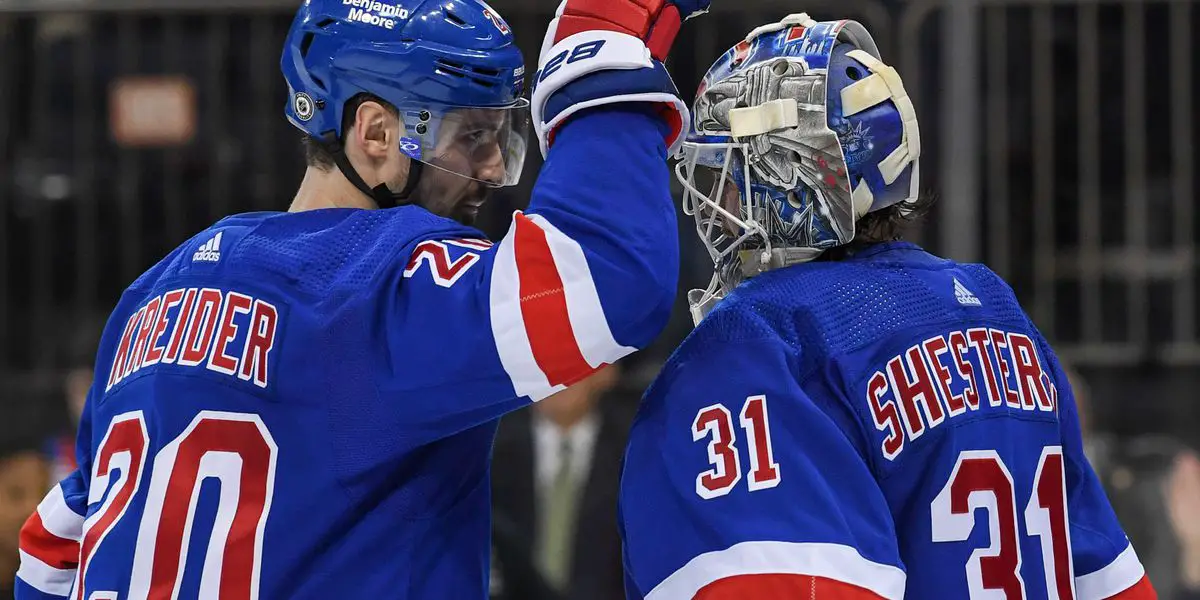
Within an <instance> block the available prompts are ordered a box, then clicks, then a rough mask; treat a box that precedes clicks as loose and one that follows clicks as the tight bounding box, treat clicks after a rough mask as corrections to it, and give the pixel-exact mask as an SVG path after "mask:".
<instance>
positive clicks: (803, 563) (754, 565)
mask: <svg viewBox="0 0 1200 600" xmlns="http://www.w3.org/2000/svg"><path fill="white" fill-rule="evenodd" d="M904 584H905V574H904V571H902V570H900V569H899V568H897V567H894V566H892V565H885V564H881V563H876V562H872V561H870V560H867V559H866V558H863V556H862V555H861V554H859V553H858V551H857V550H855V549H854V548H851V547H849V546H844V545H841V544H827V543H801V542H780V541H752V542H742V543H739V544H735V545H733V546H730V547H729V548H726V549H725V550H718V551H714V552H708V553H705V554H701V555H700V556H697V557H696V558H693V559H692V560H691V561H689V562H688V563H687V564H685V565H684V566H683V567H681V568H680V569H679V570H677V571H675V572H674V573H672V574H671V575H670V576H668V577H667V578H666V579H664V580H663V581H662V582H661V583H659V584H658V585H657V586H656V587H655V588H654V589H653V590H651V591H650V593H649V594H647V595H646V600H675V599H678V598H697V599H702V600H726V599H729V600H732V599H734V598H739V599H753V598H777V597H797V598H800V597H805V598H807V597H809V596H810V595H811V596H812V597H816V598H831V599H836V600H878V599H884V600H900V599H901V598H904ZM818 591H819V592H820V593H818ZM784 592H786V594H785V595H783V596H780V595H779V594H780V593H784ZM800 592H803V595H793V594H798V593H800Z"/></svg>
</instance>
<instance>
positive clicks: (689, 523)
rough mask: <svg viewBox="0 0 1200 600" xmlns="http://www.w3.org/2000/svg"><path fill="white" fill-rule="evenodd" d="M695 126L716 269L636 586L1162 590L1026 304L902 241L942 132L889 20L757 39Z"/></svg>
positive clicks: (701, 303)
mask: <svg viewBox="0 0 1200 600" xmlns="http://www.w3.org/2000/svg"><path fill="white" fill-rule="evenodd" d="M693 119H694V120H693V128H692V131H691V132H690V135H689V136H688V137H687V139H686V140H685V143H684V147H683V151H682V162H681V164H680V165H679V167H678V172H679V174H680V179H681V181H682V183H683V184H684V186H685V189H686V192H685V194H686V197H687V200H686V203H685V211H686V212H689V213H692V214H694V215H695V217H696V223H697V227H698V231H699V233H700V235H701V236H702V238H703V240H704V242H705V243H706V244H707V246H708V248H709V249H710V251H711V252H712V255H713V258H714V260H715V262H716V266H717V273H716V276H715V278H714V281H713V284H712V285H711V286H710V288H709V289H708V290H707V291H705V292H699V291H698V292H695V293H694V295H693V296H692V298H691V299H692V300H693V301H694V302H693V308H694V313H695V316H696V317H698V318H699V317H702V318H703V320H701V321H699V323H698V326H697V328H696V330H695V331H694V332H693V333H692V335H691V336H690V337H688V339H687V340H686V341H685V342H684V343H683V345H682V346H681V347H680V348H679V349H678V350H677V351H676V353H675V354H674V356H673V357H672V358H671V359H670V361H669V362H668V363H667V365H666V367H665V368H664V370H663V371H662V373H661V375H660V376H659V378H658V380H657V381H656V382H655V383H654V384H653V385H652V387H651V388H650V390H649V391H648V392H647V394H646V397H645V400H644V402H643V404H642V407H641V411H640V414H639V416H638V419H637V421H636V422H635V425H634V427H633V432H632V437H631V440H630V442H629V448H628V454H627V457H626V463H625V464H626V466H625V472H624V477H623V482H622V492H621V506H620V509H621V514H622V521H621V527H622V534H623V537H624V544H625V560H626V568H627V579H626V582H627V589H628V592H629V597H630V598H646V599H647V600H680V599H687V598H696V599H703V600H734V599H736V600H759V599H771V600H787V599H796V600H829V599H838V600H867V599H879V598H886V599H900V598H904V599H907V600H960V599H967V598H970V599H972V600H979V599H1000V600H1021V599H1025V598H1031V599H1057V600H1067V599H1072V600H1074V599H1080V600H1098V599H1100V598H1120V599H1122V600H1135V599H1136V600H1143V599H1149V598H1154V597H1155V593H1154V590H1153V588H1152V587H1151V585H1150V583H1149V582H1148V581H1147V579H1146V578H1145V574H1144V570H1143V568H1142V565H1141V564H1140V563H1139V561H1138V558H1137V555H1136V554H1135V553H1134V550H1133V548H1131V547H1130V544H1129V541H1128V540H1127V539H1126V537H1125V534H1124V533H1123V532H1122V530H1121V527H1120V525H1119V524H1118V523H1117V520H1116V518H1115V517H1114V516H1113V511H1112V509H1111V508H1110V506H1109V503H1108V501H1107V500H1106V498H1105V496H1104V493H1103V492H1102V491H1101V487H1100V484H1099V482H1098V481H1097V479H1096V476H1095V474H1094V473H1093V472H1092V469H1091V467H1090V466H1089V465H1088V463H1087V460H1086V459H1085V458H1084V454H1083V450H1082V447H1081V442H1080V432H1079V423H1078V416H1077V414H1076V410H1075V404H1074V399H1073V398H1072V394H1071V387H1070V385H1069V384H1068V382H1067V378H1066V376H1065V375H1064V374H1063V370H1062V368H1061V367H1060V366H1059V363H1058V361H1057V359H1056V358H1055V356H1054V353H1053V351H1052V350H1051V349H1050V347H1049V346H1048V345H1047V344H1046V341H1045V340H1044V339H1043V337H1042V336H1041V335H1040V334H1039V333H1038V330H1037V329H1036V328H1035V327H1034V326H1033V324H1032V323H1031V322H1030V320H1029V319H1028V317H1026V315H1025V314H1024V313H1023V312H1022V311H1021V308H1020V306H1019V305H1018V303H1017V300H1016V299H1015V298H1014V297H1013V293H1012V291H1011V290H1010V289H1009V288H1008V286H1007V285H1005V283H1004V282H1003V281H1002V280H1001V279H1000V278H999V277H997V276H996V275H995V274H994V273H992V272H991V271H989V270H988V269H987V268H985V267H983V266H980V265H969V264H957V263H955V262H953V261H949V260H945V259H942V258H938V257H936V256H932V255H930V254H928V253H926V252H924V251H923V250H921V249H920V248H918V247H916V246H914V245H912V244H909V243H905V242H900V241H895V240H896V239H897V232H898V226H899V225H901V224H902V223H903V222H904V221H906V220H908V219H909V218H910V217H912V215H913V214H914V213H916V212H920V210H921V209H922V208H923V205H924V204H925V202H923V201H922V200H921V199H920V198H919V197H918V194H917V190H918V158H919V157H920V154H921V138H920V134H919V132H918V129H917V120H916V117H915V114H914V111H913V106H912V102H911V101H910V99H909V97H908V96H907V94H906V93H905V91H904V86H903V84H902V82H901V80H900V77H899V75H898V74H897V73H896V71H895V70H894V69H892V68H891V67H889V66H887V65H885V64H884V63H882V62H881V60H880V56H879V53H878V50H877V49H876V46H875V44H874V42H873V41H872V39H871V36H870V35H868V33H867V31H866V30H865V29H864V28H863V27H862V26H861V25H860V24H858V23H855V22H852V21H836V22H822V23H818V22H815V21H813V20H812V19H810V18H809V17H808V16H807V15H792V16H789V17H788V18H786V19H784V20H783V21H781V22H779V23H774V24H771V25H767V26H764V27H761V28H759V29H756V30H755V31H753V32H751V33H750V35H749V36H748V37H747V38H746V39H745V41H743V42H741V43H739V44H738V45H737V46H735V47H734V48H733V49H731V50H730V51H729V52H727V53H726V54H725V55H723V56H722V57H721V58H720V59H719V60H717V62H716V63H715V64H714V65H713V66H712V68H711V69H710V70H709V72H708V73H707V76H706V77H705V78H704V81H703V84H702V85H701V87H700V91H699V93H698V96H697V98H696V103H695V105H694V110H693ZM949 201H953V199H952V198H951V199H949ZM721 297H723V299H721ZM717 300H720V301H719V303H716V301H717ZM714 304H715V308H712V310H711V312H709V308H710V307H712V306H713V305H714ZM706 312H707V315H705V313H706Z"/></svg>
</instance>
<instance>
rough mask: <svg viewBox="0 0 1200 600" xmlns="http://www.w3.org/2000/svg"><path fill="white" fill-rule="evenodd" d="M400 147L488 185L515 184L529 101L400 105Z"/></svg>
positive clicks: (524, 147)
mask: <svg viewBox="0 0 1200 600" xmlns="http://www.w3.org/2000/svg"><path fill="white" fill-rule="evenodd" d="M400 116H401V119H402V120H403V122H404V129H405V130H404V132H403V134H402V135H401V137H400V151H401V152H403V153H404V154H406V155H408V156H409V157H410V158H413V159H415V160H419V161H421V162H422V163H425V164H427V165H429V166H432V167H436V168H438V169H441V170H443V171H448V172H450V173H454V174H455V175H459V176H461V177H466V178H468V179H474V180H475V181H479V182H481V183H483V184H485V185H488V186H491V187H507V186H511V185H516V184H517V182H518V181H520V179H521V170H522V168H523V167H524V166H525V152H526V150H527V149H528V147H529V143H528V139H529V138H528V135H529V129H530V116H529V101H528V100H525V99H521V100H519V101H517V102H516V103H514V104H512V105H509V106H505V107H501V108H478V107H466V106H441V107H438V106H408V107H400Z"/></svg>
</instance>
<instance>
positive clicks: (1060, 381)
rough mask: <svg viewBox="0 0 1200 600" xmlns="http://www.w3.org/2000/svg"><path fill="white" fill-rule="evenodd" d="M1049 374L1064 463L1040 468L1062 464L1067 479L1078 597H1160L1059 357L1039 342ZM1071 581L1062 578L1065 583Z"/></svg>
mask: <svg viewBox="0 0 1200 600" xmlns="http://www.w3.org/2000/svg"><path fill="white" fill-rule="evenodd" d="M1039 342H1040V346H1041V351H1042V355H1043V356H1045V357H1046V361H1047V362H1049V363H1050V364H1049V365H1048V369H1047V370H1048V372H1049V373H1050V376H1051V377H1052V378H1053V379H1054V386H1055V389H1056V390H1057V409H1058V419H1059V424H1060V428H1061V430H1062V452H1061V464H1057V465H1056V464H1055V461H1053V460H1051V458H1052V456H1053V455H1051V456H1048V457H1046V458H1045V459H1043V465H1042V467H1041V468H1043V469H1045V468H1054V467H1057V468H1061V469H1062V470H1063V475H1064V476H1065V480H1066V498H1067V521H1068V523H1069V526H1070V536H1069V537H1070V540H1071V547H1070V552H1071V554H1070V556H1071V569H1070V571H1066V572H1069V573H1070V574H1071V575H1072V576H1073V577H1074V587H1075V595H1074V596H1072V597H1074V598H1078V600H1104V599H1108V598H1111V599H1114V600H1153V599H1154V598H1157V597H1158V595H1157V594H1156V593H1155V591H1154V587H1153V586H1152V585H1151V584H1150V579H1149V578H1147V577H1146V569H1145V568H1144V567H1143V566H1142V563H1141V561H1140V560H1139V559H1138V556H1137V553H1135V552H1134V550H1133V546H1132V545H1131V544H1130V543H1129V538H1128V537H1127V536H1126V535H1125V531H1124V530H1123V529H1122V528H1121V524H1120V523H1119V522H1118V521H1117V516H1116V514H1115V513H1114V512H1113V509H1112V505H1111V504H1110V503H1109V501H1108V496H1107V495H1106V494H1105V493H1104V488H1103V487H1102V486H1101V484H1100V479H1099V478H1098V477H1097V476H1096V473H1095V471H1093V470H1092V466H1091V464H1090V463H1088V460H1087V456H1086V455H1085V454H1084V452H1083V439H1082V434H1081V431H1080V425H1079V413H1078V412H1077V409H1076V405H1075V393H1074V391H1073V390H1072V389H1071V384H1070V381H1069V380H1068V378H1067V376H1066V373H1065V372H1064V371H1063V369H1062V366H1061V365H1060V364H1059V363H1058V358H1057V357H1056V356H1055V355H1054V352H1053V350H1051V349H1050V345H1049V344H1047V343H1046V342H1045V340H1039ZM1067 584H1068V582H1059V586H1060V587H1062V586H1065V585H1067Z"/></svg>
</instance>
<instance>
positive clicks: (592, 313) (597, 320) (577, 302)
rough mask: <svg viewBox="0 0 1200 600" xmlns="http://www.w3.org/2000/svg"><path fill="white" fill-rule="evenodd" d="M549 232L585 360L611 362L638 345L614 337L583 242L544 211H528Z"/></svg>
mask: <svg viewBox="0 0 1200 600" xmlns="http://www.w3.org/2000/svg"><path fill="white" fill-rule="evenodd" d="M527 216H528V217H529V219H530V220H531V221H533V222H534V223H536V224H537V225H538V226H539V227H541V228H542V229H543V230H545V232H546V241H547V242H548V243H549V245H550V252H551V254H552V255H553V256H554V263H555V265H556V266H557V267H558V274H559V276H560V277H561V278H562V282H563V288H564V292H565V294H566V300H567V314H568V317H569V318H570V320H571V328H572V329H573V330H574V331H575V340H576V341H577V342H578V344H579V351H580V352H581V353H582V354H583V358H584V360H586V361H587V363H588V364H589V365H591V366H592V368H598V367H600V366H601V365H604V364H611V363H613V362H616V361H617V360H618V359H620V358H622V357H625V356H627V355H629V354H632V353H633V352H635V351H636V350H637V349H636V348H630V347H628V346H622V345H620V344H618V343H617V341H616V340H615V339H614V338H613V334H612V330H610V329H609V327H608V319H607V318H606V317H605V316H604V308H603V306H601V304H600V295H599V293H598V292H597V291H596V282H595V280H593V279H592V271H591V269H590V268H589V267H588V264H587V257H586V255H585V254H584V253H583V248H582V247H581V246H580V245H579V242H576V241H575V240H573V239H571V238H570V237H568V236H567V235H566V234H564V233H563V232H561V231H559V230H558V228H557V227H555V226H554V225H553V224H551V223H550V222H549V221H548V220H546V218H545V217H543V216H541V215H527Z"/></svg>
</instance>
